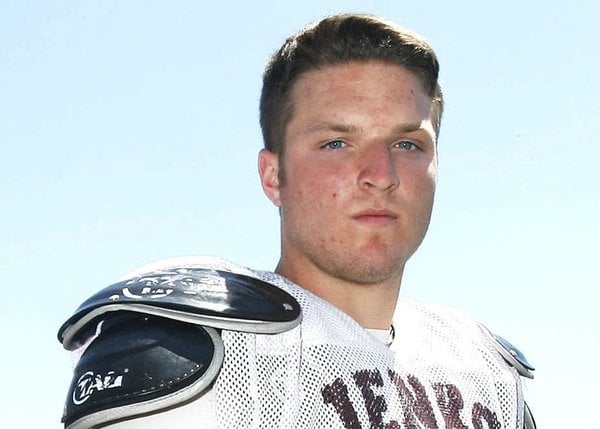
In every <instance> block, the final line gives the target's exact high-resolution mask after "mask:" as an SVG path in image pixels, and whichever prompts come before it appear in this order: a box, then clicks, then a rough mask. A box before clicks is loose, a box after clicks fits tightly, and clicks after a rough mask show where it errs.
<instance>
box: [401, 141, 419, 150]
mask: <svg viewBox="0 0 600 429" xmlns="http://www.w3.org/2000/svg"><path fill="white" fill-rule="evenodd" d="M396 146H397V147H399V148H400V149H404V150H417V149H418V148H419V147H418V146H417V145H416V144H414V143H413V142H411V141H408V140H402V141H401V142H398V143H397V144H396Z"/></svg>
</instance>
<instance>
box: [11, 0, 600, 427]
mask: <svg viewBox="0 0 600 429" xmlns="http://www.w3.org/2000/svg"><path fill="white" fill-rule="evenodd" d="M342 11H352V12H371V13H375V14H379V15H382V16H385V17H387V18H390V19H393V20H395V21H397V22H400V23H401V24H403V25H405V26H407V27H409V28H411V29H413V30H415V31H417V32H419V33H421V34H423V35H424V36H425V37H426V38H427V39H428V40H429V41H430V42H431V44H432V45H433V46H434V47H435V48H436V50H437V52H438V55H439V57H440V61H441V65H442V70H441V82H442V85H443V87H444V89H445V94H446V100H447V108H446V114H445V117H444V122H443V125H442V133H441V137H440V142H439V150H440V177H439V188H438V195H437V203H436V207H435V211H434V216H433V220H432V226H431V228H430V232H429V236H428V237H427V238H426V241H425V243H424V244H423V246H422V247H421V249H420V250H419V252H418V253H417V255H416V256H415V257H414V258H413V260H412V261H411V262H410V263H409V266H408V271H407V273H406V275H405V279H404V282H403V286H402V291H401V293H402V294H404V295H405V296H408V297H412V298H416V299H420V300H424V301H428V302H435V303H446V304H450V305H454V306H457V307H460V308H462V309H464V310H465V311H466V312H468V313H470V314H471V315H472V316H473V317H474V318H476V319H479V320H481V321H483V322H485V323H486V324H487V325H488V326H489V327H490V328H491V329H492V330H494V331H496V332H497V333H499V334H501V335H503V336H504V337H506V338H508V339H509V340H511V341H512V342H513V343H514V344H516V345H517V346H519V347H520V348H521V349H522V350H523V351H524V352H525V354H526V355H527V357H528V358H529V360H530V361H531V362H532V363H534V364H535V365H536V367H537V371H536V380H535V381H533V382H531V383H528V384H527V386H526V391H527V397H528V399H529V402H530V403H531V405H532V408H533V410H534V414H535V416H536V418H537V420H538V424H539V427H540V429H564V428H569V429H570V428H577V429H599V428H600V417H599V413H598V386H599V385H600V376H599V370H598V356H599V355H600V340H599V334H598V330H599V327H600V316H599V315H598V307H599V302H600V301H599V298H600V296H599V293H598V289H599V287H600V281H599V280H598V276H597V266H598V264H599V263H600V262H599V261H600V227H599V222H598V219H599V208H600V191H599V190H598V185H599V179H598V165H599V164H600V143H599V139H598V135H597V130H598V126H599V125H600V84H599V82H598V70H599V69H600V54H599V48H598V45H599V44H600V30H599V28H600V25H599V24H598V19H599V18H600V2H597V1H593V0H588V1H585V0H574V1H572V2H565V1H560V2H559V1H549V0H546V1H541V0H540V1H525V0H524V1H517V0H508V1H507V0H505V1H501V2H499V1H496V2H480V1H464V0H454V1H441V0H440V1H411V2H408V1H402V0H394V1H367V0H362V1H358V0H357V1H323V0H320V1H317V0H305V1H302V2H289V3H288V2H284V1H281V0H278V1H253V2H250V1H220V2H203V1H174V2H167V1H162V2H159V1H102V2H101V1H60V0H55V1H37V2H36V1H18V0H12V1H11V0H0V163H1V168H0V197H1V198H0V207H1V210H0V258H1V259H0V260H1V261H2V263H1V265H0V279H1V281H2V294H3V295H2V298H3V305H2V310H1V311H0V334H1V339H2V347H1V353H0V371H1V379H2V387H1V388H0V415H1V416H2V417H1V418H2V421H3V422H2V424H1V426H2V427H7V428H9V427H10V428H13V427H14V428H17V427H18V428H54V429H58V428H59V427H60V424H59V419H60V415H61V412H62V406H63V402H64V399H65V396H66V389H67V385H68V383H69V381H70V374H71V371H70V358H69V356H68V353H67V352H65V351H64V350H63V349H62V347H61V345H60V344H59V343H58V341H57V340H56V332H57V330H58V328H59V326H60V325H61V323H62V322H63V321H64V320H65V319H66V318H67V317H69V316H70V315H71V314H72V312H73V311H74V310H75V308H76V307H77V306H78V305H79V304H80V303H81V302H82V301H83V300H84V299H86V298H87V297H88V296H90V295H91V294H93V293H95V292H96V291H97V290H99V289H100V288H102V287H104V286H106V285H108V284H110V283H112V282H114V280H115V279H116V278H117V277H118V276H120V275H121V274H123V273H125V272H126V271H128V270H130V269H132V268H134V267H137V266H139V265H142V264H144V263H147V262H150V261H154V260H157V259H161V258H164V257H169V256H178V255H197V254H207V255H216V256H221V257H225V258H227V259H230V260H233V261H235V262H238V263H241V264H243V265H247V266H251V267H254V268H260V269H272V268H273V267H274V266H275V264H276V262H277V258H278V249H279V239H278V215H277V211H276V209H275V208H274V207H272V206H271V204H270V203H269V202H268V200H267V199H266V197H264V196H263V194H262V191H261V189H260V186H259V181H258V179H257V174H256V153H257V152H258V150H259V149H260V147H261V144H262V141H261V135H260V130H259V126H258V109H257V105H258V98H259V91H260V82H261V73H262V68H263V66H264V64H265V62H266V60H267V58H268V56H269V55H270V54H271V53H272V52H273V51H274V50H275V49H276V48H277V47H278V46H279V45H280V44H281V42H282V41H283V40H284V39H285V37H287V36H288V35H289V34H291V33H293V32H295V31H296V30H298V29H300V28H301V27H302V26H303V25H304V24H306V23H307V22H310V21H314V20H316V19H318V18H320V17H323V16H324V15H327V14H331V13H335V12H342Z"/></svg>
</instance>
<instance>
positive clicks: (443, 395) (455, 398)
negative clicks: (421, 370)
mask: <svg viewBox="0 0 600 429" xmlns="http://www.w3.org/2000/svg"><path fill="white" fill-rule="evenodd" d="M433 390H435V398H436V400H437V403H438V406H439V408H440V411H441V412H442V415H443V416H444V423H445V424H446V429H468V427H467V425H466V424H464V423H463V421H462V419H461V418H460V411H461V410H462V409H463V407H464V406H465V404H464V401H463V398H462V395H461V394H460V390H458V387H456V386H455V385H454V384H442V383H435V384H434V385H433Z"/></svg>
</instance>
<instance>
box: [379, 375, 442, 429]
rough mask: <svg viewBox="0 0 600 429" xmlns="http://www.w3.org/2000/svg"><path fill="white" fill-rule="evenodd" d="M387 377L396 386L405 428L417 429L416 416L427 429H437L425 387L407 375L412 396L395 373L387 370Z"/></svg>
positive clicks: (413, 377)
mask: <svg viewBox="0 0 600 429" xmlns="http://www.w3.org/2000/svg"><path fill="white" fill-rule="evenodd" d="M388 376H389V377H390V380H392V382H393V383H394V385H395V386H396V390H397V391H398V396H399V398H400V402H401V403H402V407H403V408H404V410H403V411H404V425H405V426H406V428H407V429H419V426H418V425H417V421H416V419H415V416H416V418H418V419H419V421H420V422H421V423H422V424H423V425H424V426H425V427H426V428H427V429H438V424H437V421H436V420H435V415H434V414H433V407H432V406H431V402H429V399H428V398H427V393H426V392H425V386H423V385H422V384H421V382H420V381H419V379H418V378H417V377H415V376H413V375H408V377H407V379H408V384H410V386H411V387H412V388H413V390H414V392H415V394H414V395H413V394H412V393H411V391H410V390H409V389H408V387H406V384H405V383H404V380H402V378H400V376H399V375H398V374H397V373H395V372H394V371H392V370H391V369H390V370H388Z"/></svg>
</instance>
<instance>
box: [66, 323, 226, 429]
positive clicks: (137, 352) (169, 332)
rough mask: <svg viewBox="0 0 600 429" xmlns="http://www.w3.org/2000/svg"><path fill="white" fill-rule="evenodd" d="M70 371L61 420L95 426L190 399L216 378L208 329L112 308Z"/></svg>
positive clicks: (216, 356)
mask: <svg viewBox="0 0 600 429" xmlns="http://www.w3.org/2000/svg"><path fill="white" fill-rule="evenodd" d="M100 331H101V332H100V334H99V335H98V336H97V337H96V338H95V339H94V340H93V341H92V342H91V343H90V345H89V346H88V347H87V349H86V350H85V352H84V353H83V355H82V356H81V359H80V360H79V362H78V363H77V366H76V367H75V370H74V376H73V381H72V383H71V386H70V388H69V394H68V397H67V401H66V406H65V414H64V416H63V423H65V427H67V428H69V429H78V428H82V429H83V428H90V427H97V425H101V424H102V425H104V424H107V423H110V422H114V421H117V420H122V419H125V418H130V417H133V416H138V415H141V414H150V413H155V412H158V411H161V410H164V409H165V408H171V407H174V406H176V405H179V404H182V403H184V402H186V401H189V400H192V399H193V398H194V397H196V396H198V395H200V394H201V393H202V392H203V391H204V390H205V389H206V388H207V387H208V386H209V385H210V383H212V381H213V380H214V379H215V378H216V377H217V375H218V373H219V370H220V368H221V365H222V362H223V344H222V341H221V338H220V336H219V335H218V334H217V332H216V331H215V330H214V329H211V328H202V327H200V326H195V325H191V324H189V323H184V322H179V321H175V320H169V319H162V318H158V317H153V316H146V315H143V314H139V313H124V314H116V313H113V314H112V315H111V316H109V317H108V318H107V319H106V320H104V321H103V323H102V328H101V330H100Z"/></svg>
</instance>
